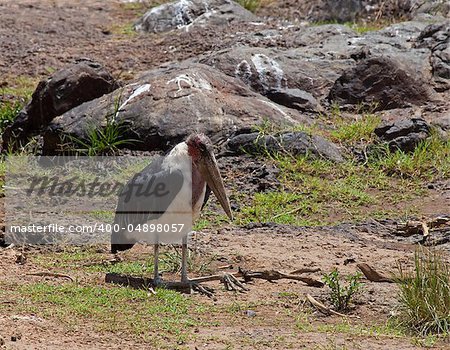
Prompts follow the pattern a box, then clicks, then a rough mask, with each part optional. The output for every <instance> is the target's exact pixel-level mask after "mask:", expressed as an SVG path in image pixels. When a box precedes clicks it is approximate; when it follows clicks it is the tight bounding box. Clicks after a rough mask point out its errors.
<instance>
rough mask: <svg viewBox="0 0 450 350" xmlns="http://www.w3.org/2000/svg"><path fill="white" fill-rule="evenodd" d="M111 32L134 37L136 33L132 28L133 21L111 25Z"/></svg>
mask: <svg viewBox="0 0 450 350" xmlns="http://www.w3.org/2000/svg"><path fill="white" fill-rule="evenodd" d="M111 33H113V34H118V35H123V36H126V37H134V36H136V35H137V32H136V31H135V30H134V23H126V24H122V25H114V26H112V27H111Z"/></svg>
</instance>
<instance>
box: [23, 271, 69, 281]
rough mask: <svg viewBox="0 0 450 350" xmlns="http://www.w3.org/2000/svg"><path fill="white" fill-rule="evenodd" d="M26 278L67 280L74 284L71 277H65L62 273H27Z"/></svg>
mask: <svg viewBox="0 0 450 350" xmlns="http://www.w3.org/2000/svg"><path fill="white" fill-rule="evenodd" d="M26 276H40V277H56V278H67V279H68V280H70V281H71V282H73V278H72V277H70V276H69V275H64V274H61V273H54V272H33V273H27V274H26Z"/></svg>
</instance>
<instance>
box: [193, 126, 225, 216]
mask: <svg viewBox="0 0 450 350" xmlns="http://www.w3.org/2000/svg"><path fill="white" fill-rule="evenodd" d="M186 144H187V146H188V152H189V155H190V156H191V157H192V166H193V167H196V168H197V169H198V171H199V172H200V174H201V176H202V177H203V179H204V180H205V181H206V183H207V184H208V186H209V188H210V189H211V190H212V191H213V193H214V195H215V196H216V197H217V199H218V200H219V203H220V205H221V206H222V208H223V210H224V211H225V213H226V214H227V216H228V217H229V218H230V220H233V214H232V213H231V208H230V202H229V200H228V197H227V194H226V192H225V186H224V184H223V180H222V176H220V172H219V168H218V166H217V161H216V157H215V156H214V152H213V146H212V144H211V141H210V140H209V138H208V137H206V136H205V135H203V134H194V135H191V136H189V138H188V139H187V140H186Z"/></svg>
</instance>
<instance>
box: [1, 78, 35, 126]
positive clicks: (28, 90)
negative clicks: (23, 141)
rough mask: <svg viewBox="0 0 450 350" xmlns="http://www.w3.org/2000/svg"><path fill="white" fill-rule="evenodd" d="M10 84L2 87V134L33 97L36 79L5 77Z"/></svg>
mask: <svg viewBox="0 0 450 350" xmlns="http://www.w3.org/2000/svg"><path fill="white" fill-rule="evenodd" d="M5 80H6V81H8V85H6V86H3V87H0V134H1V133H3V131H4V130H5V128H6V127H7V126H8V125H9V124H11V123H12V122H13V121H14V119H15V118H16V116H17V115H18V114H19V112H20V110H21V109H22V108H23V107H24V106H25V104H26V103H27V102H28V101H29V100H30V99H31V94H32V92H33V90H34V88H35V87H36V84H37V81H36V79H33V78H30V77H27V76H18V77H14V78H8V77H6V79H5Z"/></svg>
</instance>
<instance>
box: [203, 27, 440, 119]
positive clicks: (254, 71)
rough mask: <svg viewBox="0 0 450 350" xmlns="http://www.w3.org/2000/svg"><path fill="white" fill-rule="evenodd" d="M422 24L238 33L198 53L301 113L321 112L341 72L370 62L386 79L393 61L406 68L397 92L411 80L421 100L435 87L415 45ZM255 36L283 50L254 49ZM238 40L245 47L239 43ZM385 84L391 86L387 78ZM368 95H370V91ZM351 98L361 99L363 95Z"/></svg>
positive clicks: (426, 56) (425, 55) (425, 52)
mask: <svg viewBox="0 0 450 350" xmlns="http://www.w3.org/2000/svg"><path fill="white" fill-rule="evenodd" d="M426 26H427V24H426V23H421V22H417V21H410V22H404V23H398V24H394V25H391V26H389V27H386V28H384V29H382V30H379V31H373V32H368V33H365V34H363V35H359V34H357V33H355V32H354V31H353V30H351V29H350V28H348V27H347V26H344V25H337V24H328V25H322V26H312V27H306V28H305V27H296V28H289V29H280V30H272V31H270V33H269V32H268V31H267V30H266V31H262V32H261V33H250V34H246V35H244V36H242V35H238V36H237V37H238V38H239V40H238V39H236V40H237V43H236V44H235V45H234V46H232V47H230V48H227V49H223V50H218V51H216V52H213V53H212V54H208V55H205V56H203V57H200V59H199V62H201V63H204V64H208V65H210V66H212V67H215V68H217V69H219V70H221V71H222V72H224V73H226V74H227V75H229V76H233V77H238V78H240V79H241V80H242V81H243V82H244V83H246V84H247V85H249V86H251V87H252V89H253V90H255V91H257V92H259V93H261V94H263V95H265V96H267V97H268V98H270V99H272V100H273V101H274V102H276V103H279V104H283V105H285V106H288V107H291V108H296V109H299V110H301V111H320V106H323V107H325V106H327V105H328V101H329V99H328V97H329V95H330V92H331V90H332V89H336V88H337V86H336V81H337V80H338V79H339V78H341V81H342V80H344V79H345V77H344V78H343V77H342V76H343V75H345V76H348V75H349V74H353V73H352V72H356V74H364V72H363V71H364V69H366V68H369V66H370V69H373V70H374V72H373V74H375V71H376V72H378V68H379V69H382V70H383V72H382V73H381V74H382V76H383V77H385V78H386V79H387V78H388V76H389V75H390V73H391V66H390V63H392V62H393V64H394V66H395V67H400V71H399V72H398V74H399V75H402V74H403V73H402V72H404V73H405V74H404V76H407V77H408V78H407V79H406V80H405V81H403V80H400V81H397V82H396V84H398V86H399V89H400V90H403V89H405V90H408V89H409V90H413V89H414V88H413V87H408V86H405V87H401V86H400V85H401V84H403V83H406V84H408V83H411V82H413V83H414V82H420V85H421V86H420V87H419V89H418V90H419V92H422V91H424V90H427V93H426V94H425V95H424V96H422V97H421V98H420V99H419V100H418V102H419V103H421V102H422V101H423V100H424V98H426V97H427V96H429V95H430V94H431V93H433V92H432V91H430V90H431V88H432V87H433V86H434V82H433V75H432V67H431V65H430V60H431V50H430V48H428V47H425V46H423V47H422V46H420V47H419V46H415V45H414V43H415V41H416V40H417V39H418V38H419V36H420V35H421V33H422V31H423V30H424V29H425V27H426ZM259 36H261V37H264V36H269V37H273V38H279V37H282V38H283V40H284V43H285V46H286V48H280V47H277V48H270V47H258V46H259V44H258V43H257V41H255V40H256V39H255V40H254V39H253V38H255V37H259ZM242 42H244V43H246V45H247V46H243V45H240V44H238V43H242ZM255 46H256V47H255ZM380 57H381V58H380ZM381 61H383V62H381ZM376 62H378V63H379V64H378V63H376ZM368 65H369V66H368ZM358 67H359V68H358ZM370 74H372V73H370ZM372 78H374V82H375V81H376V80H377V79H375V77H374V76H372ZM409 78H412V79H409ZM383 79H384V78H383ZM366 80H368V79H366ZM384 84H385V85H389V83H388V81H386V80H384ZM368 93H369V94H371V93H373V90H371V91H368ZM306 94H309V95H312V97H313V98H314V99H315V100H316V101H313V100H311V98H309V97H308V98H307V99H305V98H304V96H307V95H306ZM360 94H362V95H364V94H365V92H361V93H360ZM408 94H409V93H408ZM413 95H414V96H415V94H413ZM296 96H302V98H301V100H302V101H304V103H303V102H302V101H300V102H299V101H297V98H296ZM414 96H413V98H414ZM373 97H374V96H368V97H367V100H373ZM355 100H358V101H360V102H364V96H359V97H358V98H357V99H355ZM293 101H295V102H293ZM407 101H408V99H407ZM311 102H312V103H311ZM316 102H317V103H316ZM352 103H353V102H352ZM357 103H358V102H357ZM394 105H399V103H394V104H393V106H394ZM404 105H407V103H405V104H404ZM393 106H389V107H388V108H394V107H393ZM384 107H386V106H380V108H384Z"/></svg>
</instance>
